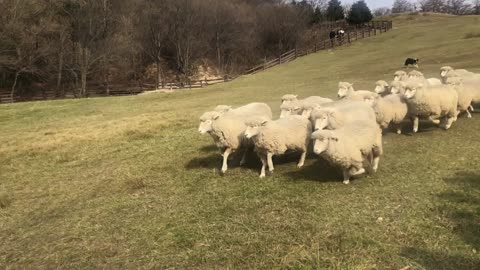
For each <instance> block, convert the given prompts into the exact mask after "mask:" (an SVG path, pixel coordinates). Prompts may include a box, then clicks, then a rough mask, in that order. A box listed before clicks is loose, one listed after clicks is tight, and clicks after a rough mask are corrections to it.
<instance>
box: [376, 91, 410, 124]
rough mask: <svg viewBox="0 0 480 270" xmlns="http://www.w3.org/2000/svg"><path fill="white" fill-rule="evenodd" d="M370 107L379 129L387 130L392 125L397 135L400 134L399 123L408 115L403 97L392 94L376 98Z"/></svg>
mask: <svg viewBox="0 0 480 270" xmlns="http://www.w3.org/2000/svg"><path fill="white" fill-rule="evenodd" d="M372 107H373V110H374V111H375V116H376V118H377V123H378V124H379V125H380V127H381V128H387V127H388V126H389V124H390V123H392V124H393V125H394V126H395V128H396V129H397V134H401V133H402V127H401V123H402V122H403V120H404V119H405V117H406V116H407V114H408V104H407V100H406V98H405V97H404V96H403V95H398V94H392V95H387V96H385V97H380V98H377V99H376V100H375V102H374V103H373V106H372Z"/></svg>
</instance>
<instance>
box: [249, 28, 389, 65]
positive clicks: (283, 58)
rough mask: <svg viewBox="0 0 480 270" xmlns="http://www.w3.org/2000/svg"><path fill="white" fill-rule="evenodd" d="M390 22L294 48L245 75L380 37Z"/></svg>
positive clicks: (265, 61) (348, 31)
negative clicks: (318, 52) (355, 42)
mask: <svg viewBox="0 0 480 270" xmlns="http://www.w3.org/2000/svg"><path fill="white" fill-rule="evenodd" d="M392 27H393V24H392V21H372V22H369V23H367V24H365V25H363V26H362V27H355V28H354V29H353V30H347V31H346V32H345V34H344V35H343V36H339V37H336V38H334V39H325V40H322V41H319V42H315V43H314V45H313V46H312V47H307V48H302V49H299V48H295V49H293V50H290V51H288V52H286V53H284V54H282V55H280V56H279V57H278V58H275V59H272V60H268V61H267V60H266V59H265V60H264V62H263V63H262V64H260V65H257V66H255V67H253V68H250V69H247V70H246V71H245V74H256V73H258V72H261V71H264V70H266V69H269V68H272V67H274V66H276V65H281V64H284V63H288V62H290V61H293V60H295V59H296V58H298V57H302V56H305V55H308V54H311V53H315V52H317V51H320V50H326V49H333V48H335V47H339V46H343V45H348V44H350V43H352V42H354V41H356V40H359V39H364V38H367V37H371V36H376V35H380V34H382V33H385V32H387V31H388V30H390V29H392Z"/></svg>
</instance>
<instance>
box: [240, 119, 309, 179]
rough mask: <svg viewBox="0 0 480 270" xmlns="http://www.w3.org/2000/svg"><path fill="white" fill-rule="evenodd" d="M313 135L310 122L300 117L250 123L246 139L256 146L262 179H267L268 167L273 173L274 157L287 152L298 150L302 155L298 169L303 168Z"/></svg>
mask: <svg viewBox="0 0 480 270" xmlns="http://www.w3.org/2000/svg"><path fill="white" fill-rule="evenodd" d="M311 134H312V125H311V123H310V121H309V120H308V119H306V118H304V117H302V116H300V115H292V116H288V117H285V118H280V119H278V120H274V121H265V122H263V123H261V124H258V122H253V123H248V127H247V129H246V131H245V137H246V138H247V139H251V140H252V141H253V144H254V145H255V151H256V152H257V154H258V156H259V158H260V160H261V161H262V169H261V172H260V178H263V177H265V168H266V166H267V165H268V169H269V171H270V172H273V170H274V167H273V161H272V157H273V156H274V155H282V154H284V153H285V152H286V151H287V150H296V151H300V152H301V153H302V155H301V157H300V160H299V161H298V164H297V167H298V168H301V167H302V166H303V164H304V162H305V157H306V155H307V149H308V143H309V142H310V135H311Z"/></svg>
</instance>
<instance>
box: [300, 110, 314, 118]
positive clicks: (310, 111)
mask: <svg viewBox="0 0 480 270" xmlns="http://www.w3.org/2000/svg"><path fill="white" fill-rule="evenodd" d="M312 111H313V108H309V109H304V110H303V112H302V117H304V118H307V119H308V118H310V116H311V115H312Z"/></svg>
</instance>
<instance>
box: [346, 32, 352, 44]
mask: <svg viewBox="0 0 480 270" xmlns="http://www.w3.org/2000/svg"><path fill="white" fill-rule="evenodd" d="M347 40H348V43H351V42H350V32H347Z"/></svg>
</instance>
